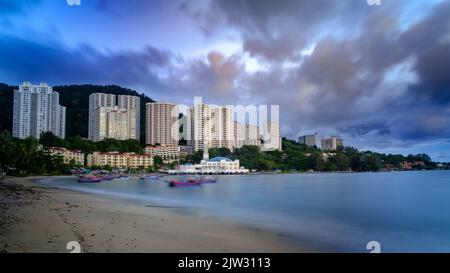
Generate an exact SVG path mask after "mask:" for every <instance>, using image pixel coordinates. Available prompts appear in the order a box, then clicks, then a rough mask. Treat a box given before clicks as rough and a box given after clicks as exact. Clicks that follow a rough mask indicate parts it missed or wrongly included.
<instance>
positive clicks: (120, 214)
mask: <svg viewBox="0 0 450 273" xmlns="http://www.w3.org/2000/svg"><path fill="white" fill-rule="evenodd" d="M54 177H55V176H35V177H6V178H4V179H3V180H1V181H0V197H1V198H0V200H1V201H0V212H1V216H0V252H61V253H68V252H69V250H66V245H67V243H68V242H69V241H78V242H80V244H81V249H82V252H188V253H195V252H197V253H198V252H240V253H246V252H258V253H265V252H266V253H267V252H320V250H318V249H314V248H309V247H308V248H307V247H304V246H303V245H300V244H298V243H293V242H292V240H290V239H289V238H286V237H285V236H283V235H282V234H278V233H276V232H273V231H267V230H262V229H258V228H253V227H248V226H244V225H241V224H237V223H233V222H228V221H223V220H218V219H216V218H208V217H200V216H196V215H193V214H190V213H187V214H182V213H180V212H179V208H177V209H176V210H178V212H176V211H175V209H173V208H170V207H164V206H148V205H147V206H144V205H138V204H135V203H132V202H128V201H126V200H122V199H119V198H114V197H110V196H103V195H98V194H92V193H84V192H79V191H73V190H68V189H62V188H57V187H51V186H46V185H43V184H41V183H38V182H37V181H38V180H43V179H46V178H54Z"/></svg>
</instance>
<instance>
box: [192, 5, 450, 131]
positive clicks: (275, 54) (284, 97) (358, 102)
mask: <svg viewBox="0 0 450 273" xmlns="http://www.w3.org/2000/svg"><path fill="white" fill-rule="evenodd" d="M362 2H364V1H340V2H339V3H337V2H336V1H314V2H311V1H308V2H307V3H306V1H303V2H302V1H267V2H266V1H214V2H212V7H211V9H212V10H214V11H216V12H214V18H216V21H214V20H212V19H211V18H210V17H209V16H207V15H206V16H204V17H201V14H196V15H197V17H200V18H201V19H200V21H201V22H209V23H210V24H208V25H209V28H208V29H207V30H208V31H212V30H213V29H214V28H215V27H217V25H218V24H219V23H217V22H220V20H218V19H220V18H222V20H223V21H225V22H227V23H228V24H229V25H231V26H233V27H235V28H236V29H239V31H241V33H242V40H243V49H244V51H245V52H248V53H249V54H250V55H252V56H258V57H263V58H264V59H265V60H266V61H268V64H269V69H268V71H260V72H257V73H254V74H251V75H243V76H242V78H243V79H242V78H241V85H240V90H241V91H242V90H245V91H246V92H247V93H249V94H250V97H252V98H255V99H256V98H258V97H259V98H262V99H263V101H264V102H266V103H274V104H280V105H282V108H281V109H290V110H291V111H289V112H288V113H284V114H283V113H282V119H283V120H284V123H285V124H289V126H290V128H288V131H289V133H292V132H294V134H295V128H297V127H296V125H295V124H298V123H299V122H300V123H301V124H302V125H301V127H302V128H334V129H335V130H334V131H336V132H342V133H347V134H349V135H351V136H355V137H357V136H359V137H363V136H365V135H367V134H382V135H388V134H390V135H391V137H393V138H400V139H405V140H407V139H426V138H439V137H448V136H449V135H450V134H449V130H448V128H449V127H450V126H448V124H449V123H448V120H449V115H450V113H449V112H448V111H446V110H445V109H448V107H449V106H448V105H449V98H450V92H449V90H450V88H449V86H450V84H449V81H450V76H449V75H450V52H449V41H450V34H449V33H450V17H449V16H448V14H450V3H449V2H443V3H441V4H440V5H438V6H436V7H435V8H434V9H432V11H431V12H430V14H428V15H426V16H425V17H424V18H423V19H422V20H420V21H418V22H415V23H413V24H411V25H410V26H408V27H407V28H406V29H403V28H402V26H401V22H400V12H401V8H402V5H401V3H402V2H401V1H398V2H388V3H386V5H385V6H384V7H380V8H377V9H374V8H371V7H368V6H367V5H365V6H361V5H360V4H361V3H362ZM364 4H365V3H364ZM348 18H351V19H348ZM202 20H203V21H202ZM208 20H209V21H208ZM214 22H216V25H215V24H214ZM327 22H328V23H329V22H334V23H335V24H331V25H328V27H331V28H334V27H335V29H336V32H339V30H340V28H342V26H344V27H345V26H346V23H347V24H349V23H358V24H359V27H358V28H351V27H350V26H349V25H347V27H345V30H347V31H348V30H349V29H351V30H353V32H351V33H350V34H352V35H334V33H333V32H331V33H329V32H325V33H327V34H326V35H325V37H322V38H320V39H319V40H318V41H317V42H316V47H315V50H314V51H313V53H312V54H311V56H306V57H305V58H303V62H302V63H301V64H300V65H298V66H297V67H295V68H293V69H290V70H283V69H282V68H281V67H282V65H281V62H282V61H284V60H290V61H292V60H294V61H298V60H299V59H300V57H299V56H298V53H299V52H300V51H301V50H302V49H303V46H304V45H306V44H308V41H309V43H310V42H311V40H312V39H313V38H314V34H315V33H316V32H318V31H320V30H321V29H323V26H324V24H325V23H327ZM356 33H357V34H358V35H355V34H356ZM293 34H298V35H293ZM347 34H348V33H347ZM308 36H309V37H308ZM408 64H410V67H408V68H403V70H404V71H403V74H401V75H396V76H394V82H389V83H386V82H385V81H386V78H389V76H390V74H391V73H394V70H395V69H396V68H397V67H398V66H400V65H405V66H407V65H408ZM410 75H414V77H412V76H410ZM409 77H411V79H408V78H409ZM396 81H397V82H396ZM298 128H300V127H298Z"/></svg>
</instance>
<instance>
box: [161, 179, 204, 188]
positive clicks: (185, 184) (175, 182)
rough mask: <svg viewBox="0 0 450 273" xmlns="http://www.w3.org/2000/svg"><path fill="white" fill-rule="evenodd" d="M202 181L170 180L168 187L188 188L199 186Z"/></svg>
mask: <svg viewBox="0 0 450 273" xmlns="http://www.w3.org/2000/svg"><path fill="white" fill-rule="evenodd" d="M201 184H202V181H201V180H200V179H189V180H187V181H180V180H171V181H170V182H169V187H189V186H200V185H201Z"/></svg>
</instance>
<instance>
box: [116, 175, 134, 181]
mask: <svg viewBox="0 0 450 273" xmlns="http://www.w3.org/2000/svg"><path fill="white" fill-rule="evenodd" d="M119 179H123V180H129V179H131V177H130V176H127V175H122V176H120V177H119Z"/></svg>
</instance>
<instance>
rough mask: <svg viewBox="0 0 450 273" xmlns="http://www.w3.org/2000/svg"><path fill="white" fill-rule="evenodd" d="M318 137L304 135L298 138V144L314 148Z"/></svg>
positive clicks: (315, 135)
mask: <svg viewBox="0 0 450 273" xmlns="http://www.w3.org/2000/svg"><path fill="white" fill-rule="evenodd" d="M318 142H319V137H318V136H317V133H315V134H314V135H304V136H301V137H299V138H298V143H300V144H305V145H307V146H310V147H314V146H316V147H317V145H318Z"/></svg>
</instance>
